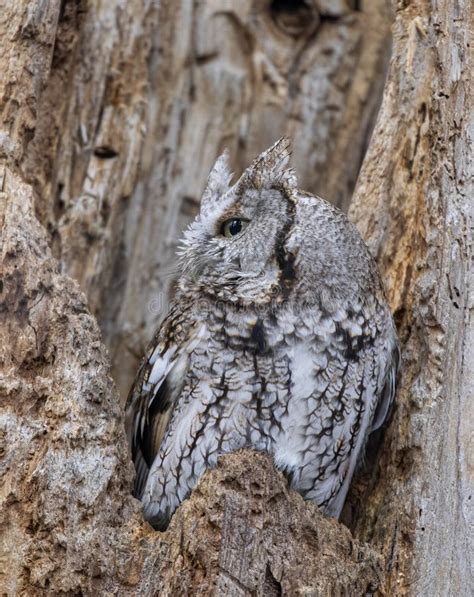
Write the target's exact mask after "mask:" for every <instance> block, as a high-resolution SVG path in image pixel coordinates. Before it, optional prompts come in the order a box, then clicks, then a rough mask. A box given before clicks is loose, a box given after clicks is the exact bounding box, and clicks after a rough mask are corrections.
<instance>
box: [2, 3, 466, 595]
mask: <svg viewBox="0 0 474 597" xmlns="http://www.w3.org/2000/svg"><path fill="white" fill-rule="evenodd" d="M296 4H299V5H300V9H299V11H298V10H297V11H296V13H288V12H287V11H285V10H284V7H285V5H286V3H284V2H263V0H262V1H260V0H255V1H254V2H250V0H248V1H245V2H239V3H230V2H227V1H225V0H213V1H209V2H206V3H202V2H191V1H189V2H188V1H186V0H181V1H178V2H172V1H171V0H163V1H162V2H160V3H158V2H147V1H145V0H132V1H128V2H125V1H122V0H119V1H118V2H115V3H108V2H99V1H98V0H97V1H92V0H91V1H90V2H88V3H86V2H81V1H80V0H78V1H75V2H72V1H71V2H68V1H66V2H60V1H59V0H57V1H54V0H49V1H48V0H36V1H34V2H26V0H21V1H20V0H19V1H18V2H15V3H4V6H3V7H1V9H0V14H2V15H3V16H2V20H1V22H0V30H1V32H2V47H1V49H0V65H1V68H0V125H1V131H0V160H1V162H0V199H1V203H0V221H1V222H2V239H1V241H2V245H1V251H2V287H1V288H2V293H1V294H0V298H1V300H2V303H1V305H2V308H1V310H0V320H1V322H2V324H1V331H0V333H1V336H2V337H1V344H0V346H1V361H0V362H1V367H2V369H1V376H2V378H1V379H2V381H1V385H0V390H1V394H2V406H3V408H2V410H3V413H2V434H1V436H0V437H1V441H0V445H1V450H0V454H1V456H2V460H1V462H2V506H1V518H0V525H1V527H0V528H1V536H2V548H1V554H2V555H1V558H0V562H1V566H2V575H1V576H0V579H1V584H2V590H3V587H5V592H6V593H7V594H11V595H16V594H42V593H45V594H46V593H47V594H55V593H59V592H66V593H73V594H74V593H77V594H91V595H92V594H102V593H112V594H119V595H127V594H130V595H132V594H133V595H136V594H142V595H153V594H160V595H168V594H169V595H174V594H209V593H212V592H214V593H215V594H220V595H226V594H230V595H247V594H256V595H267V594H268V595H273V594H275V595H278V594H289V595H292V594H317V595H334V594H337V595H338V594H341V595H343V594H354V595H359V594H361V595H362V594H366V593H373V592H375V591H379V592H380V593H381V594H387V595H405V594H412V595H444V594H457V595H458V594H459V595H468V594H469V591H470V586H472V567H471V560H470V558H471V557H472V556H471V554H472V552H473V550H472V526H473V523H472V509H470V508H469V505H470V500H471V495H472V484H473V478H472V477H473V474H472V471H473V470H474V465H473V463H472V455H471V454H470V453H469V452H468V439H469V430H470V429H472V423H473V421H472V418H473V415H472V409H471V410H469V406H468V398H469V396H470V395H472V387H473V382H474V380H473V379H472V365H471V367H469V365H470V364H471V363H472V362H473V357H474V355H473V354H472V346H473V341H474V337H473V335H474V333H473V324H472V314H473V304H472V272H471V271H470V269H469V267H470V264H471V259H472V223H473V219H474V218H473V213H472V209H473V207H472V186H471V181H470V179H469V175H470V173H472V154H471V153H469V147H470V144H472V136H473V130H472V121H469V119H468V115H469V113H470V111H472V91H473V90H472V75H471V74H470V71H469V59H470V58H471V55H469V54H468V51H469V41H470V40H469V36H470V32H471V31H472V29H473V27H472V25H473V23H472V16H470V15H473V14H474V10H472V8H473V7H472V5H471V3H470V2H468V1H467V0H459V1H458V2H456V3H455V2H454V0H449V1H448V0H447V1H445V2H441V3H439V2H434V0H433V1H432V2H428V1H427V0H424V1H422V0H415V1H414V2H412V3H410V4H407V5H405V4H403V5H402V4H400V5H397V6H396V7H395V9H396V10H395V22H394V26H393V54H392V61H391V67H390V71H389V75H388V81H387V84H386V86H385V91H384V96H383V102H382V107H381V111H380V114H379V117H378V124H377V126H376V129H375V131H374V135H373V137H372V140H371V142H370V145H369V150H368V153H367V156H366V158H365V161H364V166H363V168H362V172H361V175H360V178H359V182H358V185H357V188H356V193H355V197H354V200H353V202H352V204H351V208H350V214H351V217H352V218H353V219H354V220H355V221H356V223H357V225H358V226H359V229H360V230H361V232H362V234H363V235H364V237H365V238H366V240H367V242H368V243H369V246H370V247H371V249H372V251H373V252H374V254H375V255H376V257H377V259H378V261H379V264H380V267H381V269H382V272H383V275H384V277H385V279H386V281H387V292H388V297H389V300H390V302H391V305H392V307H393V309H394V312H395V315H396V319H397V323H398V325H399V330H400V334H401V338H402V340H403V344H404V358H403V377H402V384H401V389H400V391H399V393H398V398H397V404H398V406H397V410H396V413H395V416H394V418H393V421H392V424H391V425H390V428H389V430H388V432H387V433H386V437H385V440H384V444H383V447H382V449H381V453H380V459H379V464H378V466H375V468H374V469H373V470H374V472H373V474H368V473H367V474H365V475H361V476H360V477H359V479H358V481H357V482H356V483H355V486H354V490H353V491H352V495H351V497H350V500H349V504H348V508H347V511H346V523H347V524H348V525H349V526H350V527H351V529H352V531H353V534H354V538H353V537H351V535H350V533H349V531H348V530H347V529H346V528H345V527H344V525H342V524H339V523H336V522H335V521H332V520H327V519H325V518H324V517H322V516H321V515H320V514H319V513H318V511H317V509H316V508H315V507H314V506H313V505H312V504H308V503H304V502H303V501H302V500H301V498H300V497H299V496H297V495H296V494H294V493H292V492H289V491H288V489H287V487H286V484H285V481H284V479H283V478H282V477H281V475H279V474H278V473H277V472H276V471H275V470H274V469H273V467H272V465H271V463H270V462H269V461H268V459H266V458H265V457H263V456H259V455H256V454H252V453H245V452H244V453H241V454H237V455H232V456H229V457H226V458H225V459H223V462H222V463H221V465H220V466H219V467H218V469H217V470H215V471H212V472H211V473H208V474H206V476H205V477H204V478H203V480H202V482H201V483H200V485H199V487H198V488H197V489H196V490H195V491H194V492H193V494H192V496H191V498H190V499H189V500H188V501H186V502H185V503H184V504H183V506H182V507H181V508H180V509H179V510H178V511H177V513H176V515H175V517H174V518H173V521H172V523H171V526H170V528H169V530H168V531H167V532H166V533H155V532H154V531H152V530H151V529H150V527H149V526H148V525H147V524H146V523H144V522H143V520H142V518H141V514H140V507H139V504H138V502H137V501H136V500H134V499H133V498H132V497H131V496H130V488H131V479H132V467H131V464H130V461H129V458H128V453H127V447H126V441H125V437H124V433H123V422H122V409H121V406H120V399H119V394H118V393H117V390H116V389H115V386H114V382H113V381H112V380H111V378H110V376H109V370H110V361H109V356H108V353H107V350H106V348H105V346H104V345H103V344H102V340H101V334H100V332H99V327H98V325H97V323H96V319H95V318H94V316H93V315H91V312H90V311H92V313H93V314H95V315H96V316H97V318H98V320H99V322H100V325H101V328H102V335H103V338H104V339H105V341H106V343H107V344H108V346H109V349H110V353H111V359H112V374H113V377H114V379H115V381H116V383H117V384H118V386H119V388H120V391H121V394H122V396H123V395H124V394H125V393H126V391H127V389H128V386H129V384H130V380H131V376H132V375H133V372H134V370H135V367H136V360H137V357H138V356H139V355H140V352H141V350H142V348H143V345H144V344H145V343H146V341H147V340H148V339H149V337H150V336H151V334H152V332H153V330H154V327H155V325H156V323H157V319H158V318H159V316H160V314H161V313H162V312H163V310H164V309H165V308H166V299H167V296H168V295H169V293H170V292H172V284H171V278H170V277H169V276H166V275H165V272H166V271H167V270H168V269H169V268H170V267H171V266H172V263H173V261H172V260H173V257H172V256H173V253H174V242H175V239H176V237H177V236H178V234H179V231H180V230H181V228H182V227H183V226H184V225H185V224H186V223H187V222H188V221H189V220H190V219H191V217H192V216H193V215H194V214H195V212H196V209H197V206H198V201H199V197H200V193H201V191H202V188H203V185H204V182H205V179H206V176H207V172H208V170H209V167H210V165H211V163H212V161H213V159H214V158H215V156H216V155H217V154H218V153H219V151H221V150H222V149H223V147H224V146H228V147H229V149H230V150H231V154H232V155H233V156H234V159H235V162H234V167H235V169H236V170H239V169H240V168H242V167H243V166H244V165H245V164H246V163H247V162H248V161H249V160H250V159H251V158H252V157H253V156H254V155H255V154H257V153H258V152H259V151H260V150H261V149H262V148H263V147H265V146H266V145H269V144H270V143H271V142H273V141H274V140H275V139H276V138H277V137H278V136H280V135H281V134H284V133H286V134H290V135H291V136H292V137H293V139H294V146H295V152H294V156H293V161H294V166H295V167H296V169H297V170H298V173H299V179H300V180H301V181H302V186H304V187H305V188H306V189H307V190H309V191H312V192H317V193H319V194H321V195H323V196H326V197H327V198H330V199H332V200H334V201H335V202H337V203H338V204H339V205H340V206H342V207H344V208H346V207H347V206H348V204H349V200H350V196H351V194H352V189H353V185H354V182H355V179H356V176H357V172H358V170H359V166H360V162H361V159H362V157H363V154H364V151H365V148H366V145H367V143H368V139H369V136H370V131H371V128H372V122H373V119H374V116H375V113H376V110H377V108H378V105H379V98H380V93H381V90H382V85H383V79H384V72H385V64H386V60H387V55H388V41H389V33H388V32H389V9H388V7H387V5H386V4H385V3H384V2H382V1H375V0H372V1H368V2H364V3H354V4H351V3H350V2H344V1H342V0H341V1H340V2H323V1H321V2H319V4H318V6H319V10H318V11H316V10H313V9H312V8H311V6H312V5H310V4H309V3H303V2H302V3H296ZM282 7H283V8H282ZM469 18H470V19H471V21H470V22H468V20H469ZM3 40H4V41H3ZM471 69H472V64H471ZM469 210H470V211H469ZM71 276H72V277H74V278H76V279H77V280H78V282H79V284H80V286H81V287H82V290H83V291H84V292H85V294H86V295H87V298H86V296H85V295H84V294H83V293H82V291H81V290H80V289H79V286H78V284H77V283H76V282H74V281H73V280H72V279H71ZM470 276H471V277H470Z"/></svg>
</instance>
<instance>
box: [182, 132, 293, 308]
mask: <svg viewBox="0 0 474 597" xmlns="http://www.w3.org/2000/svg"><path fill="white" fill-rule="evenodd" d="M289 146H290V142H289V140H288V139H286V138H282V139H280V140H279V141H277V142H276V143H275V144H274V145H273V146H272V147H270V149H268V150H266V151H264V152H263V153H261V154H260V155H259V156H258V157H257V158H256V159H255V160H254V161H253V162H252V164H251V165H250V166H249V167H248V168H247V169H246V170H245V171H244V173H243V174H242V176H241V177H240V179H239V180H238V181H237V182H236V183H235V184H234V185H231V179H232V173H231V172H230V170H229V164H228V154H227V152H225V153H224V154H223V155H221V156H220V157H219V158H218V159H217V161H216V163H215V165H214V167H213V168H212V171H211V173H210V175H209V179H208V182H207V187H206V189H205V191H204V194H203V197H202V200H201V208H200V213H199V214H198V216H197V217H196V219H195V221H194V222H193V223H192V224H191V225H190V226H189V228H188V229H187V230H186V232H185V233H184V238H183V241H182V245H181V247H180V251H179V257H180V265H181V270H182V277H181V286H182V287H184V288H187V289H192V288H196V289H198V290H199V291H200V292H202V291H205V292H207V293H210V294H212V295H213V296H215V297H216V298H219V299H222V300H226V301H232V302H244V303H246V302H249V303H250V302H257V303H260V302H267V301H268V300H269V299H270V298H271V296H272V293H273V294H275V290H276V289H278V288H281V284H282V276H283V277H284V275H285V268H286V269H288V267H290V265H291V264H289V263H288V255H287V254H286V253H285V250H284V243H285V240H286V238H287V236H288V234H289V232H290V229H291V227H292V224H293V220H294V211H295V191H296V187H297V180H296V176H295V173H294V172H293V170H291V169H290V168H288V162H289V159H290V153H289ZM286 273H287V274H288V272H286Z"/></svg>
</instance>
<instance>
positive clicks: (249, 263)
mask: <svg viewBox="0 0 474 597" xmlns="http://www.w3.org/2000/svg"><path fill="white" fill-rule="evenodd" d="M289 148H290V144H289V140H288V139H286V138H283V139H280V140H279V141H278V142H277V143H275V144H274V145H273V146H272V147H270V148H269V149H268V150H266V151H264V152H263V153H262V154H261V155H260V156H258V157H257V158H256V159H255V160H254V161H253V163H252V164H251V165H250V166H249V167H248V168H247V169H246V170H245V171H244V173H243V174H242V176H241V177H240V179H239V180H238V181H237V182H236V183H235V184H234V185H232V184H231V179H232V174H231V173H230V171H229V166H228V155H227V153H224V154H223V155H222V156H221V157H219V158H218V159H217V162H216V163H215V165H214V167H213V169H212V171H211V173H210V175H209V178H208V183H207V187H206V190H205V192H204V194H203V197H202V201H201V207H200V213H199V215H198V216H197V217H196V219H195V221H194V222H193V223H192V224H191V225H190V226H189V228H188V229H187V230H186V231H185V233H184V238H183V241H182V244H181V246H180V250H179V270H180V277H179V280H178V285H177V291H176V295H175V298H174V300H173V303H172V305H171V307H170V310H169V312H168V314H167V316H166V317H165V319H164V321H163V322H162V324H161V326H160V328H159V329H158V332H157V333H156V335H155V337H154V339H153V341H152V342H151V344H150V346H149V349H148V351H147V353H146V355H145V358H144V360H143V362H142V364H141V366H140V369H139V371H138V374H137V377H136V380H135V382H134V385H133V387H132V389H131V392H130V395H129V398H128V402H127V408H126V420H127V427H128V435H129V440H130V446H131V453H132V457H133V461H134V464H135V468H136V483H135V495H136V496H137V497H138V498H139V499H141V501H142V503H143V510H144V516H145V518H146V519H147V520H148V521H149V522H150V523H151V524H152V525H153V526H154V527H155V528H156V529H164V528H166V526H167V524H168V522H169V519H170V517H171V516H172V514H173V512H174V511H175V509H176V508H177V506H178V505H179V504H180V503H181V502H182V501H183V500H184V499H185V498H186V497H187V496H189V494H190V492H191V491H192V489H193V487H194V486H195V485H196V483H197V481H198V480H199V478H200V477H201V476H202V474H203V473H204V471H205V470H206V469H208V468H212V467H214V466H216V464H217V461H218V458H219V456H220V455H222V454H225V453H228V452H233V451H236V450H239V449H241V448H251V449H254V450H258V451H264V452H267V453H269V454H270V455H271V456H272V458H273V460H274V463H275V465H276V467H277V468H278V469H279V470H281V471H283V472H284V473H285V474H286V475H287V477H288V479H289V483H290V485H291V487H292V488H294V489H295V490H297V491H298V492H299V493H300V494H301V495H302V496H303V497H304V498H305V499H309V500H313V501H314V502H315V503H316V504H317V505H318V506H319V507H320V508H321V509H322V511H323V512H324V513H326V514H327V515H329V516H334V517H338V516H339V515H340V512H341V509H342V507H343V504H344V500H345V497H346V494H347V491H348V488H349V484H350V482H351V478H352V476H353V474H354V471H355V469H356V467H357V464H358V462H360V460H361V458H362V457H363V453H364V447H365V445H366V442H367V438H368V436H369V434H370V433H372V432H373V431H374V430H376V429H378V428H379V427H380V426H381V425H382V424H383V423H384V421H385V420H386V419H387V416H388V415H389V413H390V410H391V406H392V403H393V400H394V394H395V382H396V377H397V368H398V362H399V349H398V342H397V335H396V330H395V326H394V322H393V319H392V315H391V312H390V310H389V307H388V305H387V303H386V300H385V297H384V291H383V288H382V284H381V280H380V277H379V273H378V271H377V267H376V264H375V262H374V260H373V259H372V257H371V255H370V254H369V251H368V249H367V247H366V246H365V244H364V242H363V241H362V239H361V237H360V235H359V234H358V232H357V230H356V228H355V227H354V226H353V225H352V224H351V223H350V222H349V220H348V219H347V217H346V216H345V215H344V214H343V213H342V212H341V211H339V210H338V209H337V208H336V207H335V206H333V205H331V204H330V203H327V202H326V201H324V200H323V199H320V198H319V197H316V196H313V195H310V194H309V193H306V192H303V191H300V190H299V189H298V185H297V179H296V175H295V173H294V171H293V170H292V169H290V168H289V167H288V163H289V158H290V149H289Z"/></svg>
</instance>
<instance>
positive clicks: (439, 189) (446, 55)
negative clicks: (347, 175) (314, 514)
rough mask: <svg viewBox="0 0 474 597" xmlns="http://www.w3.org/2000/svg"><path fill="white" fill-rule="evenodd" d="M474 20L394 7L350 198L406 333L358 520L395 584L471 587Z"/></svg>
mask: <svg viewBox="0 0 474 597" xmlns="http://www.w3.org/2000/svg"><path fill="white" fill-rule="evenodd" d="M473 25H474V7H473V5H472V2H447V1H446V2H431V3H430V2H414V3H410V4H409V5H407V6H405V7H402V6H400V7H399V8H398V10H397V15H396V21H395V24H394V29H393V37H394V51H393V56H392V63H391V67H390V71H389V75H388V82H387V86H386V88H385V94H384V100H383V104H382V108H381V112H380V114H379V119H378V124H377V126H376V129H375V131H374V135H373V139H372V143H371V145H370V148H369V151H368V154H367V156H366V159H365V162H364V167H363V169H362V172H361V176H360V179H359V183H358V186H357V190H356V194H355V197H354V200H353V203H352V205H351V209H350V215H351V216H352V219H353V220H355V222H356V223H357V225H358V227H359V229H360V230H361V232H362V234H363V235H364V237H365V238H366V240H367V241H368V243H369V246H370V247H371V249H372V251H373V253H374V254H375V255H377V258H378V261H379V264H380V266H381V268H382V273H383V275H384V276H385V278H386V280H387V282H388V283H387V290H388V296H389V299H390V302H391V305H392V308H393V310H394V312H395V317H396V319H397V321H398V324H399V330H400V333H401V337H402V340H403V343H404V357H403V377H402V387H401V391H400V392H399V394H398V399H397V403H398V408H397V411H396V413H395V416H394V419H393V422H392V425H391V427H390V430H389V432H388V435H387V438H386V442H385V447H384V452H383V456H382V460H381V465H380V471H381V474H380V478H379V479H378V483H377V484H376V486H375V488H374V487H373V486H372V490H371V492H370V498H367V499H365V498H364V499H363V500H362V504H363V507H362V512H359V514H358V521H359V522H358V524H357V526H356V529H357V533H356V536H359V537H360V538H365V539H368V538H369V537H370V538H371V541H372V542H373V545H377V546H378V548H379V549H380V550H381V551H382V552H383V553H385V554H386V556H387V563H386V569H387V572H388V578H389V583H388V587H389V591H390V592H391V593H390V594H397V595H398V594H400V595H405V594H410V595H469V594H470V593H471V591H472V586H473V585H474V579H473V563H472V554H473V553H474V551H473V540H474V515H473V508H472V495H473V490H474V461H473V450H472V429H473V428H474V414H473V409H472V397H473V392H474V385H473V383H472V382H473V378H472V363H473V362H474V361H473V360H472V337H473V333H474V332H473V302H472V301H473V299H472V297H473V289H474V286H473V275H474V270H473V268H472V263H473V229H474V227H473V224H474V202H473V195H474V193H473V185H472V174H473V172H474V163H473V154H472V144H473V137H474V126H473V121H472V113H473V107H474V102H473V95H474V89H473V83H472V73H473V54H472V31H473Z"/></svg>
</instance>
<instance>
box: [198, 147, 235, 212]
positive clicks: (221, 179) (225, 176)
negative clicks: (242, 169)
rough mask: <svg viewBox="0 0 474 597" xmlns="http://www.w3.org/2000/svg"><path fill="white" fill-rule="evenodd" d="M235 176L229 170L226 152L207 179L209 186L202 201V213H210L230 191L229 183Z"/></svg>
mask: <svg viewBox="0 0 474 597" xmlns="http://www.w3.org/2000/svg"><path fill="white" fill-rule="evenodd" d="M232 176H233V174H232V172H231V171H230V169H229V151H228V150H227V149H225V150H224V153H223V154H222V155H220V156H219V157H218V158H217V160H216V162H215V164H214V166H213V167H212V170H211V172H210V173H209V176H208V178H207V185H206V188H205V190H204V193H203V196H202V199H201V213H205V212H209V211H210V210H211V209H212V207H213V205H214V203H215V202H216V201H218V200H219V198H220V197H221V196H222V195H223V194H224V193H226V192H227V191H228V190H229V183H230V181H231V178H232Z"/></svg>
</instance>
